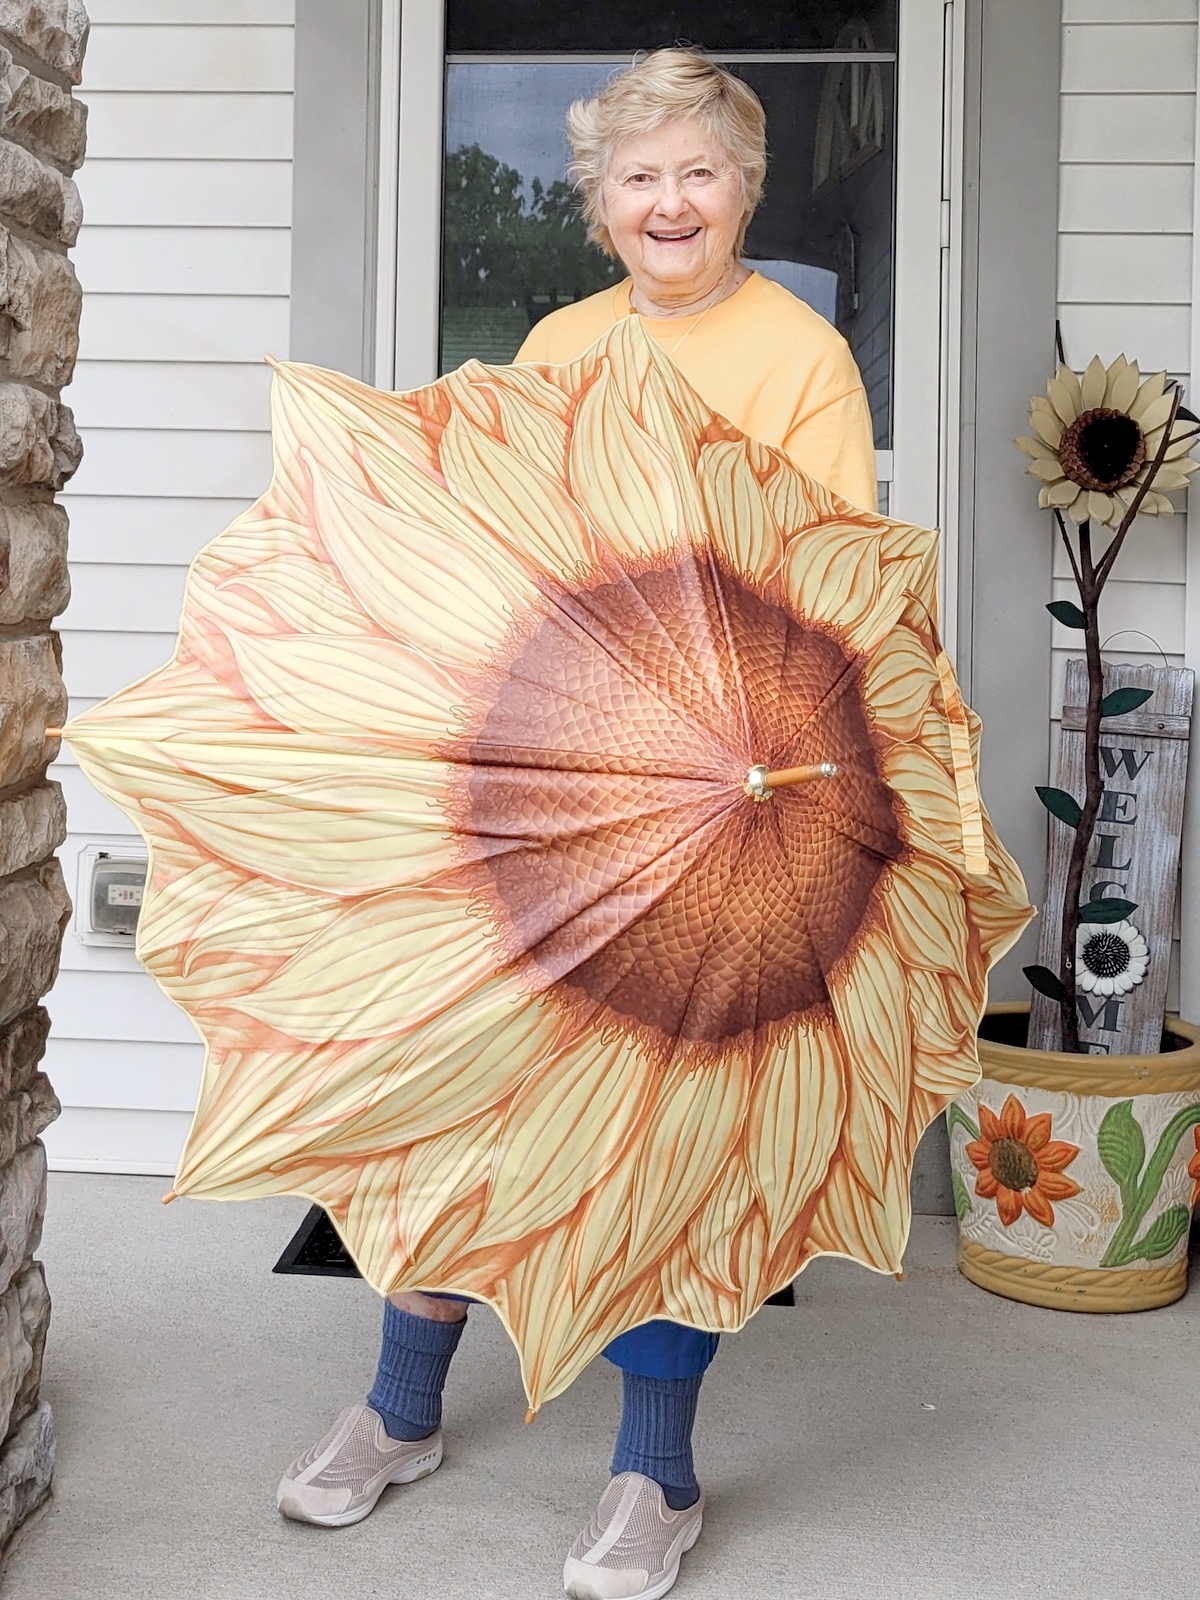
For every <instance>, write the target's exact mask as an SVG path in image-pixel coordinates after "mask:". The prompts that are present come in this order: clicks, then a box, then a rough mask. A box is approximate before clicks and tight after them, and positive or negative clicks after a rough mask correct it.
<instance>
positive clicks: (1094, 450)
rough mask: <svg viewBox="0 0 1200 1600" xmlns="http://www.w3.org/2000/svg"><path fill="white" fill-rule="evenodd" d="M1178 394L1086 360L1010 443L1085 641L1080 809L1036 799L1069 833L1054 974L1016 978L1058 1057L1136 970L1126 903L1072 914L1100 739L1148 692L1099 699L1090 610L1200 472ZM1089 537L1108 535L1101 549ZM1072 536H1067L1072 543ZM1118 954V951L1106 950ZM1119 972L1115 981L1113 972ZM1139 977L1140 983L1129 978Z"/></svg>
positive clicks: (1096, 617)
mask: <svg viewBox="0 0 1200 1600" xmlns="http://www.w3.org/2000/svg"><path fill="white" fill-rule="evenodd" d="M1180 401H1181V393H1180V390H1179V388H1178V386H1177V385H1175V384H1170V383H1168V382H1167V378H1166V374H1165V373H1161V372H1160V373H1157V374H1155V375H1154V376H1153V377H1149V378H1146V379H1143V378H1142V376H1141V374H1140V372H1139V371H1138V368H1137V366H1136V364H1135V363H1133V362H1130V361H1126V359H1125V357H1124V356H1118V357H1117V359H1116V360H1115V361H1114V362H1113V363H1112V365H1111V366H1109V367H1105V365H1104V363H1103V362H1102V361H1101V360H1100V358H1099V356H1096V357H1094V358H1093V360H1092V361H1091V363H1090V364H1089V366H1088V368H1087V371H1086V372H1085V373H1084V375H1083V378H1082V380H1080V379H1079V378H1078V377H1077V376H1076V375H1075V373H1074V372H1073V371H1072V370H1071V369H1070V368H1069V367H1068V366H1067V365H1066V364H1065V362H1064V363H1062V364H1060V366H1059V368H1058V371H1057V373H1056V374H1055V376H1054V377H1053V378H1051V380H1050V382H1049V384H1048V386H1047V392H1046V394H1045V395H1044V396H1043V395H1035V396H1034V397H1033V399H1032V400H1031V401H1030V410H1029V420H1030V423H1031V425H1032V428H1033V433H1032V435H1027V436H1026V437H1023V438H1021V439H1018V440H1017V444H1018V445H1019V446H1020V448H1021V449H1022V450H1023V451H1024V452H1025V454H1026V455H1028V456H1029V457H1030V458H1031V464H1030V467H1029V472H1030V474H1031V475H1032V476H1033V477H1035V478H1037V479H1039V480H1040V482H1041V486H1042V487H1041V490H1040V492H1039V495H1038V503H1039V505H1041V506H1042V507H1043V508H1044V509H1047V510H1049V511H1050V512H1051V513H1052V514H1053V516H1054V520H1055V522H1056V524H1057V526H1058V531H1059V534H1060V536H1061V538H1062V542H1063V545H1064V547H1065V548H1066V552H1067V556H1068V559H1069V561H1070V564H1071V573H1072V576H1073V578H1074V580H1075V585H1076V588H1077V589H1078V592H1079V604H1078V605H1076V604H1074V603H1073V602H1072V601H1070V600H1053V601H1051V602H1050V604H1049V605H1048V606H1047V610H1048V611H1049V612H1050V614H1051V615H1052V616H1053V617H1054V618H1055V620H1056V621H1058V622H1060V623H1062V625H1063V626H1064V627H1067V628H1074V629H1078V630H1079V631H1080V632H1081V633H1082V634H1083V636H1084V650H1085V654H1086V658H1087V705H1086V715H1085V721H1084V796H1083V800H1082V803H1081V802H1080V801H1078V800H1076V799H1075V797H1074V796H1073V795H1071V794H1068V793H1067V791H1066V790H1065V789H1060V788H1055V787H1053V786H1050V785H1045V786H1042V787H1039V789H1038V791H1037V792H1038V795H1039V797H1040V799H1041V801H1042V804H1043V805H1044V806H1045V807H1046V810H1047V811H1049V812H1050V814H1051V816H1053V817H1056V818H1057V819H1058V820H1059V821H1060V822H1062V823H1065V824H1066V825H1067V826H1068V827H1069V828H1072V829H1073V830H1074V839H1073V841H1072V845H1071V852H1070V860H1069V866H1068V870H1067V882H1066V889H1065V893H1064V896H1063V909H1062V923H1061V937H1060V940H1059V962H1058V971H1057V972H1055V971H1053V970H1051V969H1050V968H1049V967H1046V966H1029V967H1026V968H1025V975H1026V977H1027V978H1028V979H1029V981H1030V983H1031V984H1032V985H1033V987H1034V988H1035V989H1037V990H1038V991H1039V993H1041V994H1044V995H1046V996H1047V997H1048V998H1049V999H1050V1000H1052V1001H1054V1002H1056V1003H1057V1005H1058V1007H1059V1014H1060V1019H1061V1047H1062V1049H1063V1050H1064V1051H1069V1052H1079V1051H1080V1050H1081V1049H1083V1048H1085V1047H1084V1046H1082V1045H1081V1042H1080V1034H1079V990H1080V989H1081V988H1083V989H1085V990H1091V991H1093V992H1095V993H1097V994H1110V993H1112V992H1114V989H1115V987H1118V986H1119V985H1120V982H1121V977H1122V975H1124V976H1125V977H1126V978H1127V979H1128V980H1129V981H1130V982H1134V981H1136V977H1131V976H1130V975H1131V974H1133V973H1135V972H1139V963H1141V966H1140V971H1144V970H1145V969H1144V958H1145V954H1146V950H1145V942H1144V941H1143V940H1142V939H1141V937H1140V935H1139V934H1138V931H1137V929H1136V927H1134V926H1133V925H1131V924H1130V923H1129V921H1128V918H1129V917H1131V916H1132V915H1133V913H1134V912H1135V911H1136V910H1137V907H1136V905H1135V904H1134V903H1133V902H1132V901H1130V900H1124V899H1118V898H1115V897H1104V898H1092V899H1091V900H1089V901H1088V902H1087V903H1086V904H1083V903H1081V890H1082V886H1083V878H1084V870H1085V867H1086V864H1087V861H1088V850H1089V847H1090V846H1091V843H1092V838H1093V835H1094V833H1095V828H1096V821H1097V818H1098V816H1099V814H1100V807H1101V802H1102V799H1103V795H1104V781H1103V778H1102V776H1101V770H1100V765H1101V764H1100V754H1101V744H1100V741H1101V731H1102V726H1103V723H1104V721H1105V719H1106V718H1109V717H1116V716H1121V715H1124V714H1127V713H1129V712H1131V711H1135V710H1136V709H1137V707H1138V706H1140V705H1141V704H1143V702H1144V701H1146V700H1148V699H1149V698H1150V695H1151V692H1152V691H1151V690H1149V689H1140V688H1117V689H1113V690H1111V691H1110V692H1109V693H1108V694H1106V693H1105V691H1104V664H1103V660H1102V657H1101V643H1100V599H1101V596H1102V595H1103V593H1104V586H1105V584H1106V583H1107V582H1108V579H1109V577H1110V576H1111V575H1112V571H1113V568H1114V566H1115V565H1116V562H1117V558H1118V557H1119V555H1120V554H1121V549H1122V547H1123V546H1124V543H1125V540H1126V538H1127V537H1128V534H1129V532H1130V530H1131V528H1132V527H1133V525H1134V521H1135V519H1136V518H1137V517H1138V516H1145V515H1149V516H1158V515H1165V516H1169V515H1170V514H1171V513H1172V511H1173V510H1174V507H1173V506H1172V504H1171V501H1170V500H1169V498H1168V492H1169V491H1171V490H1177V489H1182V488H1184V487H1186V485H1187V482H1188V478H1189V477H1190V475H1191V473H1193V472H1194V471H1195V470H1196V468H1197V466H1200V462H1197V461H1196V460H1194V459H1192V457H1191V455H1190V451H1191V448H1192V445H1193V443H1194V442H1195V440H1196V438H1197V437H1198V436H1200V428H1198V427H1197V426H1195V421H1196V419H1195V418H1193V417H1192V416H1191V414H1190V413H1185V412H1183V411H1181V407H1180ZM1099 529H1112V530H1113V532H1112V535H1111V537H1110V538H1109V540H1108V543H1107V545H1104V544H1103V540H1102V538H1101V537H1100V535H1099V532H1098V530H1099ZM1072 530H1073V534H1072ZM1081 929H1083V930H1085V931H1086V933H1087V935H1088V937H1089V939H1090V940H1092V941H1093V942H1094V943H1095V945H1096V947H1097V948H1098V949H1099V948H1100V947H1101V946H1103V947H1104V949H1103V950H1101V955H1103V954H1104V953H1105V951H1107V950H1108V946H1109V945H1111V946H1112V950H1113V952H1116V953H1117V954H1119V957H1120V959H1119V960H1117V961H1115V962H1113V963H1112V965H1113V967H1114V974H1113V975H1109V974H1108V973H1107V972H1106V969H1105V966H1104V963H1103V961H1098V962H1094V963H1093V964H1092V965H1093V966H1095V967H1097V969H1098V970H1097V971H1092V970H1091V968H1089V967H1088V966H1087V965H1086V964H1085V965H1084V968H1083V970H1082V971H1081V970H1080V963H1081ZM1118 940H1119V941H1121V946H1122V948H1121V949H1120V951H1119V952H1118V951H1117V941H1118ZM1117 968H1119V969H1120V970H1119V972H1117V971H1116V969H1117ZM1139 975H1140V973H1139Z"/></svg>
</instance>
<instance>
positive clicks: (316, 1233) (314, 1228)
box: [273, 1206, 796, 1306]
mask: <svg viewBox="0 0 1200 1600" xmlns="http://www.w3.org/2000/svg"><path fill="white" fill-rule="evenodd" d="M273 1271H275V1272H298V1273H303V1274H305V1275H307V1276H308V1277H310V1278H360V1277H361V1276H362V1274H361V1273H360V1272H359V1270H358V1268H357V1267H356V1266H355V1265H354V1263H353V1261H351V1259H350V1257H349V1256H348V1255H347V1254H346V1247H345V1245H343V1243H342V1241H341V1240H340V1239H339V1238H338V1236H337V1230H336V1229H335V1228H334V1226H333V1223H332V1222H330V1220H329V1218H328V1217H327V1216H326V1215H325V1213H324V1212H323V1211H322V1210H321V1208H320V1206H313V1208H312V1210H311V1211H310V1212H309V1213H308V1215H307V1216H306V1217H305V1219H304V1221H303V1222H302V1223H301V1224H300V1226H299V1227H298V1228H297V1229H296V1231H295V1233H294V1234H293V1235H292V1237H291V1238H290V1239H289V1240H288V1245H287V1248H286V1250H284V1252H283V1254H282V1255H281V1256H280V1258H279V1260H278V1261H277V1262H276V1263H275V1266H274V1268H273ZM767 1304H768V1305H769V1306H794V1305H795V1304H796V1291H795V1289H793V1287H792V1285H791V1284H790V1283H789V1284H788V1286H787V1288H786V1289H781V1290H780V1291H779V1293H778V1294H773V1295H772V1296H771V1298H770V1299H769V1300H768V1301H767Z"/></svg>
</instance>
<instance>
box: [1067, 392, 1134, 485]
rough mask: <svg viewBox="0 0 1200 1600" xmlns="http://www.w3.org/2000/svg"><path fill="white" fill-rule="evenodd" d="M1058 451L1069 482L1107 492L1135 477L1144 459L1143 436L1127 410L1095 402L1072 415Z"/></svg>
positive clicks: (1130, 481) (1131, 480)
mask: <svg viewBox="0 0 1200 1600" xmlns="http://www.w3.org/2000/svg"><path fill="white" fill-rule="evenodd" d="M1058 453H1059V460H1060V462H1061V463H1062V469H1063V471H1064V472H1065V473H1066V475H1067V477H1068V478H1070V480H1071V481H1072V483H1077V484H1079V486H1080V488H1082V489H1092V490H1095V491H1096V492H1097V493H1098V494H1111V493H1112V491H1113V490H1114V489H1123V488H1124V487H1125V485H1126V484H1127V483H1132V482H1133V480H1134V479H1135V478H1136V477H1137V475H1138V470H1139V469H1140V467H1141V465H1142V463H1143V462H1144V461H1145V459H1146V440H1145V438H1144V437H1143V435H1142V430H1141V428H1139V427H1138V425H1137V423H1136V422H1135V421H1134V420H1133V418H1132V417H1131V416H1129V414H1128V413H1127V412H1124V411H1114V410H1112V409H1111V407H1107V406H1098V407H1096V408H1094V409H1093V410H1091V411H1085V412H1084V413H1083V415H1082V416H1080V417H1077V418H1076V419H1075V421H1074V422H1073V423H1072V424H1071V426H1070V427H1069V428H1068V429H1067V430H1066V432H1065V433H1064V434H1063V436H1062V443H1061V444H1060V445H1059V452H1058Z"/></svg>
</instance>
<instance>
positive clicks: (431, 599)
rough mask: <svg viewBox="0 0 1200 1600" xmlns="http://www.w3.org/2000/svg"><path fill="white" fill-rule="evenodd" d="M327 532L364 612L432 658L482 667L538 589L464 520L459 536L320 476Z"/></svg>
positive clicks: (316, 492) (320, 508)
mask: <svg viewBox="0 0 1200 1600" xmlns="http://www.w3.org/2000/svg"><path fill="white" fill-rule="evenodd" d="M313 498H314V504H315V506H316V509H317V512H318V516H319V519H320V527H321V537H322V541H323V542H324V544H325V546H326V548H327V549H328V551H329V553H330V555H331V556H332V557H333V560H334V561H335V562H336V563H337V566H338V570H339V571H340V572H341V574H342V576H343V578H344V579H345V581H346V583H347V585H348V586H349V588H350V590H351V591H352V592H353V593H354V594H355V596H356V597H357V598H358V601H359V604H360V605H361V606H362V608H363V610H364V611H365V612H366V613H367V614H368V615H369V616H370V617H371V618H373V619H374V621H375V622H377V623H378V624H379V625H380V626H381V627H383V628H386V629H387V631H388V632H389V633H390V634H391V635H392V637H393V638H395V639H398V640H401V641H403V642H404V643H406V644H411V645H413V646H414V647H415V648H416V649H418V650H420V651H422V653H423V654H425V655H427V656H428V657H429V659H430V660H432V661H438V662H441V663H444V664H445V665H447V666H451V667H461V668H466V669H474V670H476V671H478V669H479V667H480V665H481V663H482V662H484V661H485V660H487V659H488V656H489V655H490V654H491V653H493V652H494V651H495V650H496V649H498V648H499V646H500V645H501V644H502V643H503V642H504V640H505V638H506V637H507V636H508V634H509V633H510V631H511V630H512V629H513V626H514V624H515V623H516V622H517V620H518V619H519V618H520V619H524V618H525V617H527V616H528V615H529V613H530V612H531V611H532V610H533V608H534V607H535V606H537V605H538V603H539V601H540V599H541V596H540V593H539V591H538V589H537V587H536V585H535V584H533V583H532V582H531V581H530V580H529V578H527V577H526V575H525V573H524V572H522V571H521V570H520V569H519V568H518V567H517V566H516V564H515V563H514V562H510V561H506V560H505V559H504V556H503V554H502V552H500V551H498V550H497V549H496V548H495V545H494V543H493V544H492V545H490V546H489V544H488V542H487V541H486V540H485V539H483V538H481V537H480V536H479V534H478V532H477V530H476V528H475V527H474V526H473V525H472V524H471V523H470V522H468V521H467V520H466V519H463V521H462V522H461V523H460V524H459V525H458V526H457V527H456V528H455V533H456V535H457V537H456V538H447V537H445V536H444V535H443V536H441V537H439V531H438V530H435V529H433V528H431V527H430V526H429V525H428V524H427V523H422V522H420V521H418V520H416V519H415V518H413V517H410V516H409V515H407V514H406V513H404V512H401V511H396V510H393V509H391V508H390V507H387V506H382V505H380V504H379V502H378V501H375V500H372V499H370V498H369V497H368V496H366V495H364V494H361V493H360V492H359V491H357V490H356V489H354V488H352V487H351V486H350V485H348V484H347V485H342V484H339V483H338V482H337V481H336V480H333V479H329V480H326V481H322V482H318V483H315V484H314V488H313Z"/></svg>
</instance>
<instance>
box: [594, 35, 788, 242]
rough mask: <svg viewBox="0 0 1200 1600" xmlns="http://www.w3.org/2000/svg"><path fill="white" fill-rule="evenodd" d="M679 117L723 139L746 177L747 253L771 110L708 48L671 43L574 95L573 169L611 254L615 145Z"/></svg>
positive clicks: (741, 239) (596, 232) (762, 176)
mask: <svg viewBox="0 0 1200 1600" xmlns="http://www.w3.org/2000/svg"><path fill="white" fill-rule="evenodd" d="M681 117H694V118H695V119H696V121H697V122H699V123H700V124H701V126H702V127H703V128H704V130H705V131H706V132H707V133H708V134H709V135H711V137H713V138H715V139H717V140H718V141H719V142H720V144H721V146H722V147H723V148H724V150H725V152H726V154H727V155H728V156H729V159H730V161H731V162H732V163H733V165H734V167H735V168H736V169H737V171H738V174H739V175H740V178H741V183H742V197H743V202H744V207H745V209H744V212H743V215H742V225H741V229H740V230H739V232H738V238H737V246H736V253H737V254H738V255H740V254H741V252H742V245H743V243H744V242H745V238H746V229H747V228H748V227H749V225H750V218H751V217H752V216H753V215H754V212H755V209H756V207H757V206H758V202H759V200H760V199H761V198H762V191H763V182H764V180H765V179H766V175H767V119H766V114H765V113H764V111H763V108H762V102H761V101H760V100H759V98H758V96H757V95H756V94H755V92H754V90H753V89H751V88H750V86H749V84H746V83H743V82H742V80H741V79H740V78H735V77H734V75H733V73H732V72H727V71H726V70H725V68H724V67H719V66H718V65H717V64H716V62H715V61H710V60H709V58H708V56H706V55H705V54H704V52H703V51H702V50H690V49H682V48H673V49H667V50H652V51H650V52H649V53H648V54H646V55H644V56H642V57H641V58H640V60H637V61H635V62H634V64H633V66H632V67H629V68H627V70H626V71H624V72H622V73H620V74H619V75H618V76H617V77H615V78H613V79H612V81H611V82H610V83H609V84H607V85H606V87H605V88H603V89H602V90H601V91H600V93H599V94H598V95H596V96H595V97H594V98H593V99H591V100H576V102H575V104H574V105H573V106H572V107H571V109H570V110H569V111H568V112H567V138H568V139H569V140H570V142H571V152H572V157H573V159H572V161H571V165H570V169H569V170H570V174H571V177H572V178H573V179H574V181H575V185H576V187H577V188H578V190H579V192H580V196H581V200H582V209H583V215H584V218H585V220H586V222H587V225H588V238H589V239H591V241H592V243H593V244H597V245H599V247H600V249H601V250H603V251H604V253H605V254H606V255H610V256H615V255H616V250H615V249H614V248H613V242H612V235H611V234H610V233H609V231H608V228H607V226H606V224H605V222H604V217H603V205H602V201H603V188H604V180H605V178H606V177H607V176H608V172H609V168H610V166H611V165H612V159H613V156H614V154H615V152H616V149H617V146H618V145H620V144H622V143H623V142H624V141H625V140H626V139H632V138H634V137H635V136H636V135H638V134H641V133H647V132H649V130H650V129H652V128H659V127H661V126H662V125H663V123H665V122H674V121H676V120H677V119H679V118H681Z"/></svg>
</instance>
